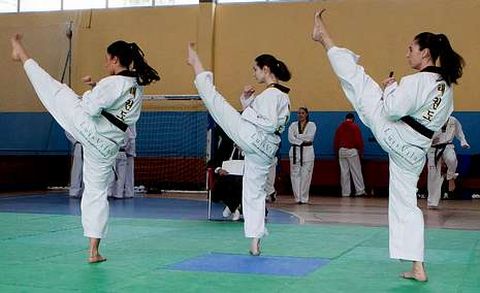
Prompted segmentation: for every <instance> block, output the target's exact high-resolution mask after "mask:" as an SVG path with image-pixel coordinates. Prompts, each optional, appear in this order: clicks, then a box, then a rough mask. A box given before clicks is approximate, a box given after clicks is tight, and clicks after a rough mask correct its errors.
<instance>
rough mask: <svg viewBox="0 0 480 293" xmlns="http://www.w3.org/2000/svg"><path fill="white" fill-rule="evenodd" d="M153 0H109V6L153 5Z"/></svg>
mask: <svg viewBox="0 0 480 293" xmlns="http://www.w3.org/2000/svg"><path fill="white" fill-rule="evenodd" d="M152 5H153V3H152V0H108V7H109V8H110V7H133V6H152Z"/></svg>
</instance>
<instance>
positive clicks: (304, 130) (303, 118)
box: [288, 107, 317, 204]
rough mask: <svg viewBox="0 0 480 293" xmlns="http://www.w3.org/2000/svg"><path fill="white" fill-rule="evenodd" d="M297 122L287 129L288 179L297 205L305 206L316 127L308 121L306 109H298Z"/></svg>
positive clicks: (310, 175) (312, 164)
mask: <svg viewBox="0 0 480 293" xmlns="http://www.w3.org/2000/svg"><path fill="white" fill-rule="evenodd" d="M297 113H298V121H295V122H293V123H292V124H290V127H289V128H288V141H289V142H290V144H291V145H292V146H291V147H290V151H289V157H290V179H291V181H292V190H293V196H294V197H295V202H296V203H298V204H306V203H308V200H309V193H310V184H311V182H312V174H313V166H314V164H315V150H314V149H313V140H314V139H315V133H316V132H317V126H316V125H315V123H314V122H312V121H310V119H309V113H308V109H307V108H306V107H300V108H299V109H298V112H297Z"/></svg>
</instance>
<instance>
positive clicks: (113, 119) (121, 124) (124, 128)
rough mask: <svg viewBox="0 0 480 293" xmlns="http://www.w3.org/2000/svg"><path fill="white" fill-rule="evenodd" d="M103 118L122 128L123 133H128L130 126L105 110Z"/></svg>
mask: <svg viewBox="0 0 480 293" xmlns="http://www.w3.org/2000/svg"><path fill="white" fill-rule="evenodd" d="M101 114H102V116H103V117H105V118H106V119H107V120H108V121H110V123H112V124H113V125H115V126H117V127H118V128H120V130H121V131H123V132H125V131H127V128H128V125H127V124H125V123H124V122H123V121H122V120H120V119H118V118H117V117H115V116H113V114H111V113H108V112H107V111H105V110H102V113H101Z"/></svg>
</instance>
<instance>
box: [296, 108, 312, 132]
mask: <svg viewBox="0 0 480 293" xmlns="http://www.w3.org/2000/svg"><path fill="white" fill-rule="evenodd" d="M298 110H299V111H300V110H303V111H305V113H307V118H305V121H306V122H307V123H305V125H307V124H308V122H309V121H310V113H309V112H308V109H307V107H300V108H298ZM297 125H298V133H300V134H302V133H303V131H304V130H305V129H302V128H301V127H300V123H298V124H297Z"/></svg>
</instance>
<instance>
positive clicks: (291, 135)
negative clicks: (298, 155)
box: [288, 122, 302, 145]
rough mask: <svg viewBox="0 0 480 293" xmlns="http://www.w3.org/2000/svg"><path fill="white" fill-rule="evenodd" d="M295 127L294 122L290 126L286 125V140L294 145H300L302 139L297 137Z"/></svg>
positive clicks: (296, 126)
mask: <svg viewBox="0 0 480 293" xmlns="http://www.w3.org/2000/svg"><path fill="white" fill-rule="evenodd" d="M297 129H298V124H297V123H296V122H295V123H292V124H290V127H288V141H289V142H290V143H291V144H294V145H300V144H301V143H302V140H301V139H298V138H297V131H296V130H297Z"/></svg>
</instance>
